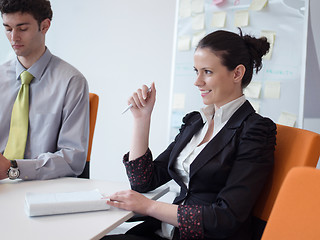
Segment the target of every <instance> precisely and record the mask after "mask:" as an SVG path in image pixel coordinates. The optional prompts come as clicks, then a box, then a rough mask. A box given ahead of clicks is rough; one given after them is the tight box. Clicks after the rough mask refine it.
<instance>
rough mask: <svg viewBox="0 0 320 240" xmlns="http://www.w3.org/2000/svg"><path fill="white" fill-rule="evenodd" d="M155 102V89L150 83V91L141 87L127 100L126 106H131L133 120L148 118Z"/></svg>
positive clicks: (145, 87)
mask: <svg viewBox="0 0 320 240" xmlns="http://www.w3.org/2000/svg"><path fill="white" fill-rule="evenodd" d="M155 101H156V88H155V84H154V83H152V84H151V86H150V89H149V88H148V87H147V86H146V85H143V86H142V88H139V89H138V90H137V91H136V92H134V93H133V94H132V96H131V97H130V98H129V99H128V104H132V107H131V109H130V110H131V112H132V114H133V116H134V117H135V118H140V117H147V116H150V115H151V113H152V110H153V106H154V103H155Z"/></svg>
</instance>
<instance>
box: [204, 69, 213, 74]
mask: <svg viewBox="0 0 320 240" xmlns="http://www.w3.org/2000/svg"><path fill="white" fill-rule="evenodd" d="M204 72H205V73H206V74H211V73H212V72H211V71H210V70H204Z"/></svg>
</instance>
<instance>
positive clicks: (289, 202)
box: [261, 167, 320, 240]
mask: <svg viewBox="0 0 320 240" xmlns="http://www.w3.org/2000/svg"><path fill="white" fill-rule="evenodd" d="M319 186H320V170H319V169H315V168H311V167H295V168H293V169H292V170H291V171H290V172H289V173H288V175H287V177H286V178H285V180H284V182H283V184H282V186H281V188H280V191H279V194H278V197H277V199H276V202H275V204H274V207H273V209H272V211H271V215H270V218H269V220H268V223H267V225H266V228H265V231H264V233H263V236H262V239H261V240H276V239H281V240H282V239H284V240H286V239H288V240H301V239H306V240H319V239H320V227H319V223H320V188H319Z"/></svg>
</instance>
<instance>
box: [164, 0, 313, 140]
mask: <svg viewBox="0 0 320 240" xmlns="http://www.w3.org/2000/svg"><path fill="white" fill-rule="evenodd" d="M201 2H203V10H202V11H201V4H202V3H201ZM214 2H216V1H212V0H200V1H199V0H180V2H179V3H178V4H179V6H178V12H177V20H176V24H177V26H176V43H175V46H176V48H175V52H174V69H173V71H174V73H173V79H172V81H173V82H172V111H171V131H170V136H171V139H172V138H173V136H175V135H176V133H177V132H178V129H179V127H180V125H181V119H182V117H183V116H184V115H185V114H186V113H188V112H190V111H195V110H199V109H200V108H201V107H203V103H202V99H201V96H200V93H199V91H198V89H197V88H196V87H195V86H194V85H193V83H194V81H195V79H196V75H195V73H194V71H193V53H194V50H195V45H196V43H197V41H196V39H197V36H198V35H203V34H208V33H210V32H212V31H215V30H219V29H223V30H228V31H232V32H235V33H239V30H238V28H237V27H236V26H235V16H236V14H237V12H238V11H247V12H248V17H249V18H248V19H249V20H248V25H247V26H243V27H241V29H242V31H243V34H249V35H254V36H255V37H260V36H261V35H262V32H263V31H272V32H274V33H275V35H274V36H275V38H274V39H275V40H274V44H273V50H272V55H271V58H270V59H264V60H263V68H262V69H261V70H260V72H259V73H258V74H257V75H256V74H254V76H253V79H252V85H254V84H255V85H257V86H260V87H259V89H260V90H259V93H260V94H259V95H258V97H257V96H253V97H252V95H249V96H246V97H247V99H248V100H249V101H250V102H251V103H252V104H253V105H254V107H255V108H256V111H257V112H258V113H259V114H261V115H263V116H266V117H269V118H271V119H272V120H273V121H274V122H276V123H278V122H279V121H282V120H281V119H280V118H281V117H283V116H284V114H287V115H288V116H289V118H290V117H293V118H296V120H295V121H294V123H293V125H294V126H295V127H302V123H303V121H302V119H303V101H304V79H305V63H306V42H307V26H308V25H307V23H308V21H307V20H308V8H309V2H308V0H269V1H267V5H266V6H265V7H264V8H262V9H261V10H260V11H254V10H250V9H249V7H250V4H251V2H252V1H251V0H226V1H223V3H221V4H214ZM186 3H187V4H190V6H191V14H190V15H189V16H185V15H186V14H185V4H186ZM195 5H198V6H196V7H195ZM192 7H193V8H192ZM199 8H200V9H199ZM220 12H225V14H226V18H225V26H224V27H215V26H213V18H214V15H215V14H218V13H220ZM181 15H184V16H181ZM199 15H203V16H204V23H203V29H201V24H199V22H197V20H198V21H199ZM199 26H200V27H199ZM195 28H197V29H195ZM188 38H189V40H190V49H187V48H184V49H182V50H181V49H180V46H181V45H180V44H181V43H182V42H183V39H188ZM193 40H194V43H192V42H193ZM274 86H276V88H275V89H276V90H274ZM249 87H251V86H249ZM270 89H271V90H270ZM270 91H271V94H270ZM246 95H247V94H246ZM289 120H290V119H289ZM280 123H283V122H280Z"/></svg>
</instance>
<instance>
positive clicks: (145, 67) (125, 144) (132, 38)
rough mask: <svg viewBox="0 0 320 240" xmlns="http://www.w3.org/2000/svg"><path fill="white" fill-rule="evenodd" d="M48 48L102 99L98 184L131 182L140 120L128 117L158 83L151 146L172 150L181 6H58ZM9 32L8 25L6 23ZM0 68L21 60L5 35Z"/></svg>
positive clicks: (59, 0) (95, 163) (74, 2)
mask: <svg viewBox="0 0 320 240" xmlns="http://www.w3.org/2000/svg"><path fill="white" fill-rule="evenodd" d="M51 4H52V8H53V11H54V16H53V21H52V25H51V29H50V30H49V32H48V35H47V46H48V47H49V49H50V50H51V52H52V53H53V54H55V55H57V56H59V57H61V58H63V59H65V60H66V61H68V62H70V63H71V64H73V65H74V66H75V67H77V68H78V69H79V70H80V71H81V72H82V73H83V74H84V75H85V76H86V78H87V80H88V82H89V87H90V91H91V92H95V93H97V94H98V95H99V96H100V105H99V109H98V118H97V124H96V131H95V135H94V141H93V148H92V155H91V159H92V161H91V177H92V178H97V179H107V180H115V181H127V177H126V174H125V171H124V167H123V165H122V156H123V154H124V153H126V151H128V150H129V146H130V140H131V129H132V121H131V120H132V119H131V113H130V111H129V112H127V113H126V114H125V115H121V112H122V110H123V109H124V108H125V107H126V106H127V99H128V97H129V96H130V95H131V94H132V92H133V91H135V90H136V89H137V88H139V87H140V86H141V85H142V84H143V83H147V84H149V83H151V82H152V81H155V83H156V88H157V102H156V106H155V109H154V113H153V118H152V125H151V127H152V129H151V137H150V145H151V148H152V150H153V151H154V154H155V155H158V154H159V153H160V152H161V151H162V150H163V149H164V148H165V147H166V146H167V144H168V142H167V141H168V140H167V139H168V128H169V127H168V121H167V119H168V113H169V95H170V94H169V93H170V81H171V80H170V78H171V62H172V52H173V35H174V21H175V7H176V1H175V0H161V1H159V0H121V1H118V0H92V1H85V0H68V1H63V0H51ZM1 26H2V22H1ZM0 44H1V51H0V62H1V63H2V62H3V61H4V60H6V59H8V57H9V56H13V54H12V50H11V49H10V46H9V44H8V41H7V39H6V38H5V36H4V33H3V31H1V32H0Z"/></svg>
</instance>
